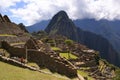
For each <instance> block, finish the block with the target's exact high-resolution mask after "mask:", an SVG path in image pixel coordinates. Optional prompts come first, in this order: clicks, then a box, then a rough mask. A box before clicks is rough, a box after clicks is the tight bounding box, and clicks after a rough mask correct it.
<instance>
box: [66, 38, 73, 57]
mask: <svg viewBox="0 0 120 80" xmlns="http://www.w3.org/2000/svg"><path fill="white" fill-rule="evenodd" d="M65 44H66V45H67V46H68V50H69V52H68V58H69V59H70V53H71V46H72V45H73V41H72V40H70V39H67V40H65Z"/></svg>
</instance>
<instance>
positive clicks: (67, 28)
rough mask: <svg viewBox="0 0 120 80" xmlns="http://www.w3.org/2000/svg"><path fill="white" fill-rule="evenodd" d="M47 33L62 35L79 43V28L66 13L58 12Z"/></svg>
mask: <svg viewBox="0 0 120 80" xmlns="http://www.w3.org/2000/svg"><path fill="white" fill-rule="evenodd" d="M45 31H46V32H47V33H49V34H50V35H56V34H60V35H64V36H67V37H68V38H70V39H73V40H75V41H77V34H76V33H77V28H76V26H75V24H74V23H73V22H72V20H71V19H69V17H68V15H67V13H66V12H65V11H60V12H58V13H57V14H56V15H55V16H54V17H53V18H52V20H51V21H50V23H49V24H48V26H47V28H46V29H45ZM70 36H74V37H70Z"/></svg>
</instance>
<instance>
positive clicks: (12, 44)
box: [10, 42, 25, 46]
mask: <svg viewBox="0 0 120 80" xmlns="http://www.w3.org/2000/svg"><path fill="white" fill-rule="evenodd" d="M20 44H25V42H19V43H11V44H10V45H11V46H14V45H20Z"/></svg>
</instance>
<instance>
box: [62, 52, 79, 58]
mask: <svg viewBox="0 0 120 80" xmlns="http://www.w3.org/2000/svg"><path fill="white" fill-rule="evenodd" d="M68 54H69V55H70V59H77V58H78V57H77V56H75V55H73V54H71V53H60V56H61V57H65V58H66V59H69V56H68Z"/></svg>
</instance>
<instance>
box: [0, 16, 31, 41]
mask: <svg viewBox="0 0 120 80" xmlns="http://www.w3.org/2000/svg"><path fill="white" fill-rule="evenodd" d="M28 39H29V34H28V33H26V32H24V31H23V30H22V29H21V28H20V27H19V26H18V25H17V24H15V23H13V22H11V21H10V19H9V17H8V16H6V15H5V16H2V15H1V14H0V41H7V42H10V43H17V42H24V41H26V40H28Z"/></svg>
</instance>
